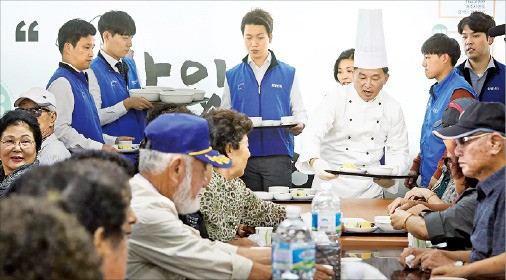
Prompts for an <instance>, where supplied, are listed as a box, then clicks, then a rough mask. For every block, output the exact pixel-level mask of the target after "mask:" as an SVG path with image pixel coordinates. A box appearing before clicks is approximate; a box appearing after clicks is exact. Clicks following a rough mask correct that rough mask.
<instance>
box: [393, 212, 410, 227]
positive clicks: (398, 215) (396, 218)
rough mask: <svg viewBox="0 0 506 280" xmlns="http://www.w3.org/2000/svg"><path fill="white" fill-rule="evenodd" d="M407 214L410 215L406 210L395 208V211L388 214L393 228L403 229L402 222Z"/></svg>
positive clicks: (406, 217)
mask: <svg viewBox="0 0 506 280" xmlns="http://www.w3.org/2000/svg"><path fill="white" fill-rule="evenodd" d="M409 216H412V214H411V213H409V212H408V211H404V210H401V209H399V208H397V209H395V212H394V213H393V214H392V215H390V221H391V224H392V227H393V228H394V229H404V223H405V221H406V219H408V217H409Z"/></svg>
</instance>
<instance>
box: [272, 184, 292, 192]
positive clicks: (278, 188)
mask: <svg viewBox="0 0 506 280" xmlns="http://www.w3.org/2000/svg"><path fill="white" fill-rule="evenodd" d="M269 192H270V193H290V188H289V187H284V186H272V187H269Z"/></svg>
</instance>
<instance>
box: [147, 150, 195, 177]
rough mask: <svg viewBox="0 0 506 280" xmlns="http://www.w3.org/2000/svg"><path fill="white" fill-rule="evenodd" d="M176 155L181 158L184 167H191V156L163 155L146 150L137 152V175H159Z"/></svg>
mask: <svg viewBox="0 0 506 280" xmlns="http://www.w3.org/2000/svg"><path fill="white" fill-rule="evenodd" d="M177 155H181V156H183V159H184V161H185V164H186V166H191V159H192V156H189V155H185V154H174V153H164V152H159V151H154V150H148V149H140V150H139V173H144V172H146V173H151V174H160V173H161V172H162V171H163V170H164V169H165V168H167V166H168V165H169V163H170V161H171V160H172V159H173V158H174V157H175V156H177Z"/></svg>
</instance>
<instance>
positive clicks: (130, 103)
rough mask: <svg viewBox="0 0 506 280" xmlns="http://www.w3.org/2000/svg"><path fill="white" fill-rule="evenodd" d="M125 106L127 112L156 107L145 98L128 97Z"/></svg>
mask: <svg viewBox="0 0 506 280" xmlns="http://www.w3.org/2000/svg"><path fill="white" fill-rule="evenodd" d="M123 106H125V108H126V109H127V110H130V109H135V110H144V109H149V108H153V107H154V106H153V104H151V102H149V101H147V100H146V99H145V98H144V97H128V98H127V99H125V100H123Z"/></svg>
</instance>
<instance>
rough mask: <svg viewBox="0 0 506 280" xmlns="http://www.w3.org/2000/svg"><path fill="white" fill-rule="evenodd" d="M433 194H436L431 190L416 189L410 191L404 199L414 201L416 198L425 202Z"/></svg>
mask: <svg viewBox="0 0 506 280" xmlns="http://www.w3.org/2000/svg"><path fill="white" fill-rule="evenodd" d="M433 194H434V192H432V191H431V190H428V189H426V188H418V187H414V188H412V189H411V190H410V191H408V192H407V193H406V194H405V195H404V197H405V198H407V199H414V198H417V197H420V198H424V199H425V200H427V197H429V196H431V195H433Z"/></svg>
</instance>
